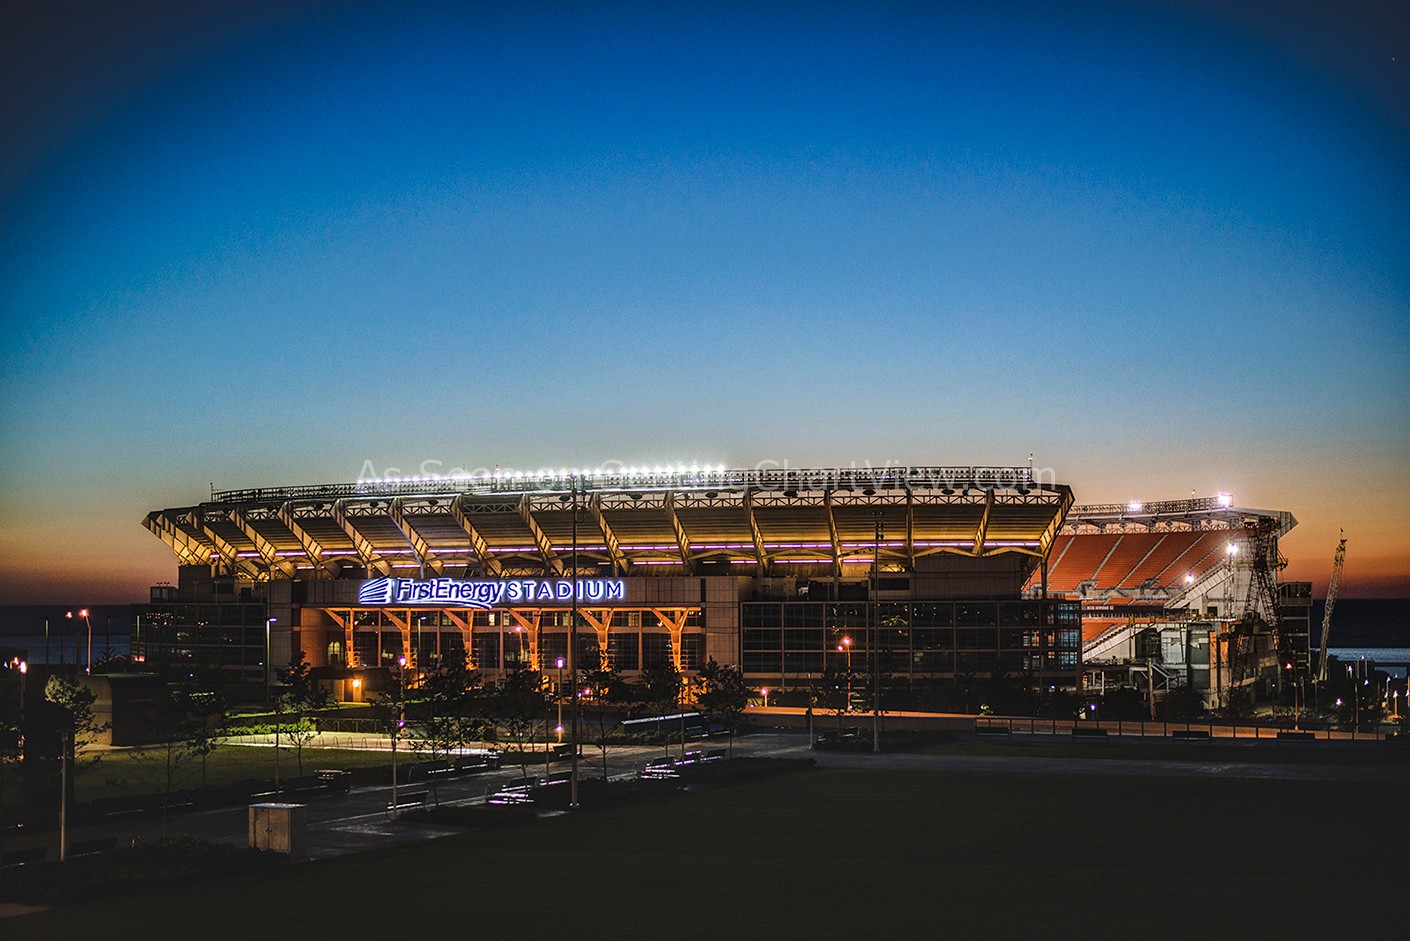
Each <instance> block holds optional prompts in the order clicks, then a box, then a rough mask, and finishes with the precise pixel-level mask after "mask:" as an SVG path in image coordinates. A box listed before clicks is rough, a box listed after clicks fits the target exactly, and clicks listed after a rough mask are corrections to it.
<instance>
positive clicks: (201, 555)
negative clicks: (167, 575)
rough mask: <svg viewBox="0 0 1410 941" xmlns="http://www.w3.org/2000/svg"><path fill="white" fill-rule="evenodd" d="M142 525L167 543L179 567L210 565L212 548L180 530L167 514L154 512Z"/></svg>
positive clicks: (148, 515) (158, 511)
mask: <svg viewBox="0 0 1410 941" xmlns="http://www.w3.org/2000/svg"><path fill="white" fill-rule="evenodd" d="M142 525H143V526H145V527H146V528H147V530H148V531H149V532H151V533H152V535H154V536H156V537H157V538H158V539H160V540H161V541H162V542H164V543H166V545H167V548H168V549H170V550H171V551H172V552H174V553H176V561H177V564H178V565H209V564H210V560H211V547H210V546H208V545H205V544H204V543H201V542H199V541H198V540H196V539H195V538H193V537H192V536H191V535H190V534H189V533H187V532H185V531H183V530H182V529H180V528H179V527H178V526H177V525H176V524H175V523H173V522H172V521H171V519H170V517H168V516H167V515H166V514H165V513H163V512H161V511H160V510H154V511H153V512H151V513H148V514H147V516H146V518H145V519H143V520H142Z"/></svg>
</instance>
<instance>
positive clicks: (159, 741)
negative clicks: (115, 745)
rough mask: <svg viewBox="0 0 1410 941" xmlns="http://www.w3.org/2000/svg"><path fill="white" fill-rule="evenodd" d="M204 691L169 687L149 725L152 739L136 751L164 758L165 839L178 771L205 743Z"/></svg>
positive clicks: (161, 760)
mask: <svg viewBox="0 0 1410 941" xmlns="http://www.w3.org/2000/svg"><path fill="white" fill-rule="evenodd" d="M201 695H202V694H200V693H198V692H196V691H194V690H192V689H191V688H189V687H184V686H183V687H176V688H169V689H167V691H166V693H165V695H163V696H162V698H161V699H160V700H159V701H158V703H157V708H156V712H155V714H154V715H153V717H152V718H153V722H152V724H151V727H150V729H149V735H150V738H151V741H150V742H149V743H148V744H147V745H145V746H143V747H142V748H140V749H139V750H138V751H137V756H138V757H139V758H144V759H147V760H149V761H159V762H161V770H162V839H166V821H167V810H168V808H169V807H170V806H171V792H172V788H173V786H174V784H175V781H176V772H177V771H178V770H179V769H180V768H181V766H182V765H184V764H186V762H187V761H189V760H191V759H192V758H196V757H198V756H200V751H199V750H198V744H204V742H205V741H206V739H207V735H206V731H205V729H206V716H205V715H204V714H203V712H204V707H203V706H201V705H199V699H198V697H200V696H201Z"/></svg>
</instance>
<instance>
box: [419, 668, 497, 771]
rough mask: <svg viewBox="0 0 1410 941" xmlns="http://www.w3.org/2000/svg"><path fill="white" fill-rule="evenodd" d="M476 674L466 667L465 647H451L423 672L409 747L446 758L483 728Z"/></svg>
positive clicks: (437, 758)
mask: <svg viewBox="0 0 1410 941" xmlns="http://www.w3.org/2000/svg"><path fill="white" fill-rule="evenodd" d="M475 680H476V675H475V673H474V672H473V671H471V670H470V669H469V665H468V664H467V663H466V660H465V651H464V650H463V649H461V648H459V647H456V648H452V649H451V650H450V651H449V652H447V653H446V655H445V656H444V657H442V658H441V660H440V661H439V662H438V663H437V664H436V668H435V669H434V670H432V671H431V672H430V673H427V674H426V676H425V678H424V679H423V680H422V683H421V688H420V690H419V692H420V697H419V699H418V700H417V701H416V702H415V703H414V704H413V707H412V714H413V716H414V718H415V719H416V722H415V723H414V725H413V726H412V731H411V747H412V748H413V749H415V750H416V751H417V752H421V753H424V754H425V755H427V756H428V757H429V758H431V759H432V760H441V759H446V758H449V757H450V756H451V755H453V754H455V753H456V752H457V751H459V750H460V749H461V748H463V747H465V745H466V744H468V743H469V742H470V741H472V740H473V739H476V738H479V737H480V735H481V733H482V732H483V730H484V726H485V719H484V717H483V716H482V715H480V714H479V710H478V706H479V702H478V697H477V696H476V694H475Z"/></svg>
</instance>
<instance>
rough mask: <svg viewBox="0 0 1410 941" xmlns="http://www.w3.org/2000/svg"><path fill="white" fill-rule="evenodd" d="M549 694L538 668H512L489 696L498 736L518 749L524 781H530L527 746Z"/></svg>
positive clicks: (542, 714)
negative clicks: (513, 669) (500, 734)
mask: <svg viewBox="0 0 1410 941" xmlns="http://www.w3.org/2000/svg"><path fill="white" fill-rule="evenodd" d="M547 702H548V697H547V695H546V692H545V690H544V682H543V674H541V673H539V671H537V670H528V669H523V670H515V671H514V672H513V673H511V674H509V675H508V676H507V677H505V678H504V679H503V680H502V681H501V682H500V684H499V685H498V686H497V687H495V689H494V691H493V692H492V693H491V694H490V697H489V703H488V705H489V711H490V715H491V717H492V718H493V720H494V722H495V724H496V726H497V727H498V729H499V730H500V731H501V732H502V733H503V734H502V736H501V738H502V739H504V740H507V741H508V743H509V744H510V746H511V747H513V748H514V749H515V750H516V751H518V752H519V770H520V773H521V775H522V776H523V779H524V783H525V784H527V783H528V781H529V767H528V745H529V742H531V741H532V740H533V737H534V729H535V728H537V727H538V724H539V723H540V722H542V721H546V720H545V719H544V707H545V704H546V703H547Z"/></svg>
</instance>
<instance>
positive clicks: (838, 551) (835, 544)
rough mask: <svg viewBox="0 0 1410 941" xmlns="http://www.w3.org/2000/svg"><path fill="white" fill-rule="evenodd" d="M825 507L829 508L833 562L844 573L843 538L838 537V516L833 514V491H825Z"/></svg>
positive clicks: (828, 522)
mask: <svg viewBox="0 0 1410 941" xmlns="http://www.w3.org/2000/svg"><path fill="white" fill-rule="evenodd" d="M823 508H824V509H825V510H827V536H828V538H829V539H830V540H832V564H833V565H834V566H836V570H837V573H838V574H839V575H840V574H841V573H842V540H840V539H838V538H837V518H836V517H835V516H833V514H832V491H831V490H824V491H823Z"/></svg>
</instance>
